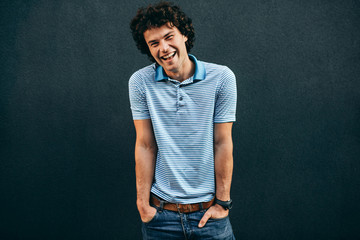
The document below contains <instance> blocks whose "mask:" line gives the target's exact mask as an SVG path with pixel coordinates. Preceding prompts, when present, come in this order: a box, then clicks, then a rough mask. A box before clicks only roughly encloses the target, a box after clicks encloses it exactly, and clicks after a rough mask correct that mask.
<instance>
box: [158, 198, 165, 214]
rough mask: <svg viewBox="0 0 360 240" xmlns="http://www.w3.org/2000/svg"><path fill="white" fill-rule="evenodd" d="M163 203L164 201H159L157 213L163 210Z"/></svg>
mask: <svg viewBox="0 0 360 240" xmlns="http://www.w3.org/2000/svg"><path fill="white" fill-rule="evenodd" d="M164 203H165V201H164V200H160V206H159V212H162V210H163V209H164Z"/></svg>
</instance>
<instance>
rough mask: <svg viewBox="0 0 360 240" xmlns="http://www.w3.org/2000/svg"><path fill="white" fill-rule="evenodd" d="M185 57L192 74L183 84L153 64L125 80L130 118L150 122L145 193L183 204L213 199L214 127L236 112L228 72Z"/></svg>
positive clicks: (231, 75) (233, 84)
mask: <svg viewBox="0 0 360 240" xmlns="http://www.w3.org/2000/svg"><path fill="white" fill-rule="evenodd" d="M189 57H190V59H191V60H192V61H193V62H194V63H195V73H194V75H193V76H192V77H190V78H189V79H186V80H184V81H183V82H179V81H177V80H174V79H171V78H169V77H168V76H167V75H166V74H165V71H164V69H163V68H162V67H161V66H159V65H157V64H155V63H154V64H151V65H149V66H147V67H144V68H142V69H140V70H138V71H137V72H135V73H134V74H133V75H132V76H131V78H130V80H129V96H130V105H131V110H132V116H133V119H134V120H141V119H151V122H152V125H153V130H154V134H155V139H156V143H157V147H158V152H157V156H156V166H155V176H154V182H153V184H152V187H151V192H152V193H154V194H155V195H157V196H159V197H161V198H163V199H164V200H166V201H169V202H173V203H184V204H187V203H197V202H205V201H210V200H211V199H212V198H213V196H214V194H215V171H214V123H224V122H233V121H235V111H236V81H235V75H234V73H233V72H232V71H231V70H230V69H229V68H228V67H226V66H221V65H217V64H212V63H207V62H202V61H198V60H197V59H196V58H195V57H194V56H193V55H190V54H189Z"/></svg>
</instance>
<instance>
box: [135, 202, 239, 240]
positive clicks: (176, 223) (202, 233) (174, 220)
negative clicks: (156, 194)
mask: <svg viewBox="0 0 360 240" xmlns="http://www.w3.org/2000/svg"><path fill="white" fill-rule="evenodd" d="M205 212H206V210H204V211H198V212H193V213H178V212H173V211H168V210H164V209H160V208H157V213H156V215H155V217H154V218H153V219H152V220H151V221H150V222H148V223H142V234H143V239H144V240H153V239H154V240H161V239H164V240H177V239H179V240H180V239H181V240H190V239H191V240H193V239H194V240H195V239H201V240H210V239H211V240H215V239H219V240H220V239H221V240H235V237H234V234H233V231H232V227H231V224H230V220H229V217H228V216H227V217H225V218H221V219H209V220H208V221H207V223H206V225H205V226H204V227H203V228H199V227H198V224H199V222H200V219H201V218H202V217H203V215H204V213H205Z"/></svg>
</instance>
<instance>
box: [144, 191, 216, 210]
mask: <svg viewBox="0 0 360 240" xmlns="http://www.w3.org/2000/svg"><path fill="white" fill-rule="evenodd" d="M214 200H215V198H213V199H212V200H211V201H209V202H202V203H192V204H181V203H169V202H166V201H163V206H162V208H163V209H165V210H169V211H174V212H181V213H191V212H197V211H200V210H203V209H208V208H209V207H211V206H212V205H213V204H214ZM161 202H162V201H160V200H159V199H158V198H157V197H155V196H153V195H151V203H152V204H153V205H155V206H156V207H161Z"/></svg>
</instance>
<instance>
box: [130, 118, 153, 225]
mask: <svg viewBox="0 0 360 240" xmlns="http://www.w3.org/2000/svg"><path fill="white" fill-rule="evenodd" d="M134 125H135V129H136V144H135V172H136V191H137V201H136V205H137V208H138V210H139V213H140V217H141V220H142V221H143V222H149V221H151V219H152V218H153V217H154V216H155V214H156V209H155V208H153V207H151V206H150V190H151V185H152V182H153V178H154V169H155V160H156V152H157V145H156V141H155V137H154V131H153V128H152V124H151V120H150V119H144V120H134Z"/></svg>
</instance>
